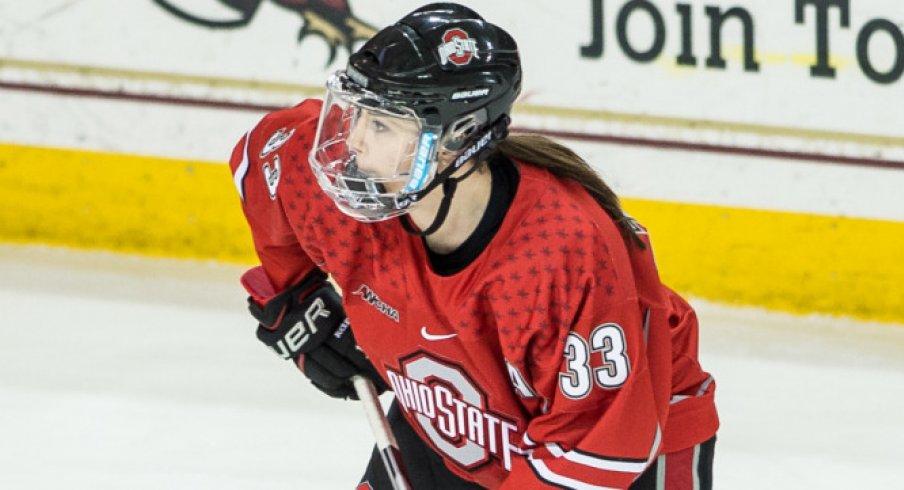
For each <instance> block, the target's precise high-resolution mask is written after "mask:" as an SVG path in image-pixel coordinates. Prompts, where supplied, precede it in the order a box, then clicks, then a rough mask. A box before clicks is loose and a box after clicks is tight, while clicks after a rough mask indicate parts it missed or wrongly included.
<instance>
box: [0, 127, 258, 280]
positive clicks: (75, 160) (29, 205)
mask: <svg viewBox="0 0 904 490" xmlns="http://www.w3.org/2000/svg"><path fill="white" fill-rule="evenodd" d="M0 240H3V241H9V242H20V243H23V242H24V243H46V244H51V245H65V246H70V247H77V248H90V249H105V250H114V251H120V252H128V253H140V254H147V255H155V256H171V257H186V258H205V259H217V260H224V261H231V262H237V261H238V262H251V261H253V260H254V255H253V248H252V245H251V238H250V233H249V232H248V227H247V225H245V224H244V222H243V220H242V216H241V206H240V203H239V197H238V193H237V192H236V190H235V186H234V185H233V183H232V178H231V175H230V172H229V167H227V166H226V165H222V164H214V163H202V162H193V161H186V160H175V159H162V158H149V157H138V156H130V155H117V154H109V153H99V152H89V151H74V150H61V149H49V148H36V147H28V146H19V145H6V144H0Z"/></svg>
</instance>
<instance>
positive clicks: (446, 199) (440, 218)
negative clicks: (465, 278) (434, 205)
mask: <svg viewBox="0 0 904 490" xmlns="http://www.w3.org/2000/svg"><path fill="white" fill-rule="evenodd" d="M479 167H480V165H479V163H477V162H475V163H474V165H472V166H471V168H470V169H468V171H467V172H466V173H465V174H464V175H462V176H461V177H447V178H445V179H444V180H443V200H442V201H441V202H440V203H439V210H438V211H437V212H436V217H435V218H433V223H430V226H428V227H427V228H426V229H424V230H418V229H416V228H415V227H414V225H413V224H412V223H411V217H409V216H408V215H405V216H402V227H403V228H405V231H407V232H408V233H411V234H412V235H417V236H428V235H432V234H433V233H435V232H436V230H438V229H439V228H440V227H441V226H443V223H445V222H446V218H447V217H448V216H449V208H451V207H452V196H453V195H455V189H456V188H458V183H459V182H461V181H463V180H465V179H466V178H468V176H470V175H471V174H473V173H474V171H475V170H477V169H478V168H479Z"/></svg>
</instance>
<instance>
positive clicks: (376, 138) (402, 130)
mask: <svg viewBox="0 0 904 490" xmlns="http://www.w3.org/2000/svg"><path fill="white" fill-rule="evenodd" d="M419 134H420V129H419V127H418V125H417V123H416V122H414V121H411V120H408V119H401V118H395V117H392V116H388V115H385V114H380V113H374V112H370V111H367V110H362V111H361V112H360V114H359V115H358V117H357V118H356V119H355V122H354V125H353V126H352V127H351V128H350V131H349V136H348V146H349V148H350V149H351V150H352V151H354V152H355V154H356V155H357V163H358V170H359V171H361V172H363V173H365V174H367V175H368V176H371V177H393V176H395V175H399V174H401V173H406V172H408V170H409V167H410V166H411V161H412V158H413V156H414V151H415V146H416V143H417V141H418V136H419Z"/></svg>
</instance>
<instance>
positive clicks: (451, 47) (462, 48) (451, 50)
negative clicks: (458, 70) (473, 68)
mask: <svg viewBox="0 0 904 490" xmlns="http://www.w3.org/2000/svg"><path fill="white" fill-rule="evenodd" d="M475 56H477V41H475V40H473V39H471V37H470V36H468V33H467V32H465V31H463V30H462V29H457V28H456V29H449V30H448V31H446V32H445V33H444V34H443V43H442V44H440V46H439V59H440V61H441V62H442V64H444V65H445V64H446V63H452V64H453V65H458V66H461V65H467V64H468V63H470V62H471V59H472V58H474V57H475Z"/></svg>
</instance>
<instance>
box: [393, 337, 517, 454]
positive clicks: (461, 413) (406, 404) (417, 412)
mask: <svg viewBox="0 0 904 490" xmlns="http://www.w3.org/2000/svg"><path fill="white" fill-rule="evenodd" d="M401 368H402V371H401V372H397V371H394V370H392V369H389V370H387V373H386V374H387V375H388V376H389V382H390V384H391V385H392V388H393V391H395V395H396V400H397V401H398V403H399V405H400V406H401V407H402V409H403V410H405V411H406V412H408V413H409V414H410V415H413V416H414V419H415V421H416V423H417V425H418V426H420V428H421V430H422V431H423V432H424V434H425V435H426V436H427V438H428V439H429V440H430V442H432V443H433V445H434V447H436V449H437V450H439V451H440V452H442V453H444V454H445V455H446V456H447V457H449V458H451V459H452V460H453V461H455V462H456V463H458V464H459V465H461V466H462V467H463V468H465V469H468V470H474V469H476V468H477V467H479V466H482V465H484V464H486V463H487V462H489V461H490V460H491V459H493V458H495V459H497V460H499V461H501V462H502V464H503V466H504V467H505V469H506V470H511V469H512V455H513V454H520V453H521V452H522V451H521V450H520V448H519V447H518V446H517V445H516V439H518V437H519V436H518V428H517V426H516V424H515V422H514V421H512V420H511V419H510V418H508V417H506V416H505V415H503V414H500V413H497V412H494V411H492V410H489V409H488V407H487V405H488V404H487V396H486V393H485V392H484V391H483V390H482V389H481V388H480V387H479V386H478V385H477V383H476V382H475V381H474V380H473V379H472V378H471V377H470V376H468V375H467V374H466V373H465V371H464V370H463V369H462V368H461V367H459V366H456V365H454V364H452V363H448V362H445V361H440V360H439V359H436V358H434V357H432V356H430V355H428V354H426V353H423V352H419V353H417V354H414V355H412V356H410V357H408V358H407V359H405V360H403V361H402V363H401Z"/></svg>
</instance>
